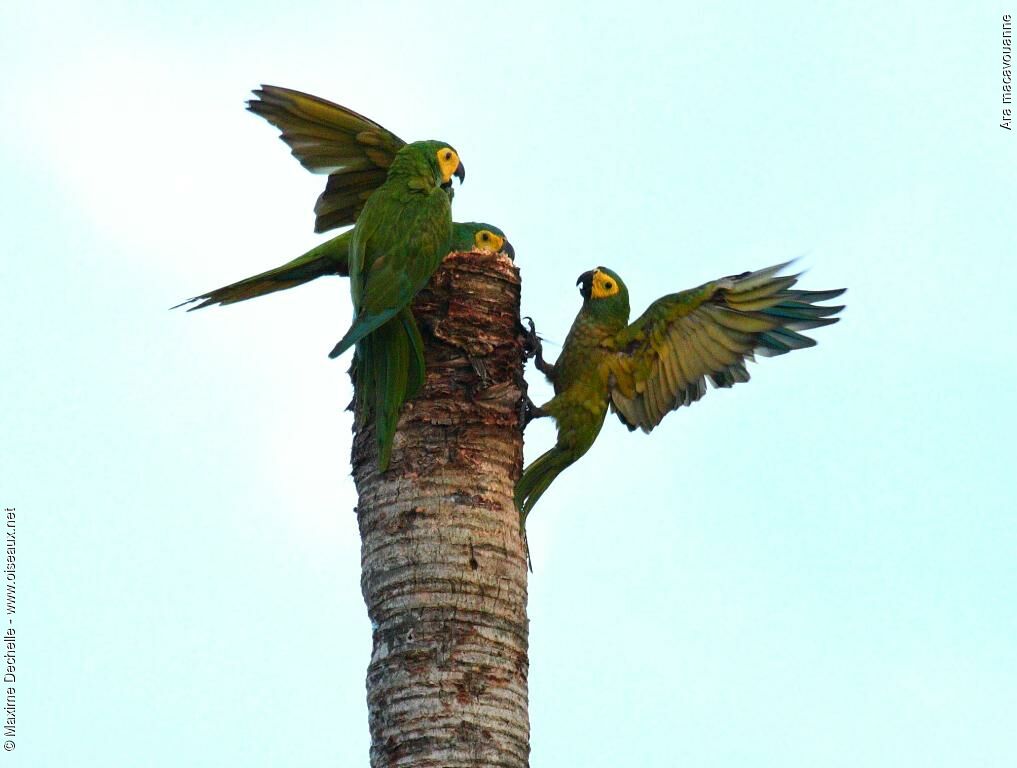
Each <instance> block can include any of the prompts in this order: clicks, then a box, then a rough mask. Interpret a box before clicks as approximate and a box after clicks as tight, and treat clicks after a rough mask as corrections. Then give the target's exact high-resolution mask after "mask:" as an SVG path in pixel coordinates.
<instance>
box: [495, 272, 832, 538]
mask: <svg viewBox="0 0 1017 768" xmlns="http://www.w3.org/2000/svg"><path fill="white" fill-rule="evenodd" d="M786 266H787V264H779V265H777V266H774V267H770V268H768V269H763V270H760V271H758V272H746V273H743V274H741V275H735V276H732V277H726V278H722V279H720V280H715V281H713V282H710V283H706V284H705V285H702V286H700V287H699V288H694V289H692V290H689V291H682V292H681V293H675V294H671V295H669V296H664V297H663V298H661V299H658V300H657V301H655V302H654V303H653V304H651V305H650V307H649V308H648V309H647V310H646V312H644V313H643V314H642V316H641V317H639V319H637V320H636V321H635V322H634V323H632V324H631V325H630V324H629V322H628V319H629V297H628V290H627V289H626V287H625V284H624V283H623V282H622V280H621V278H619V277H618V275H616V274H615V273H614V272H612V271H611V270H609V269H606V268H604V267H599V268H598V269H596V270H592V271H590V272H586V273H585V274H583V275H581V276H580V278H579V281H578V282H579V284H581V285H582V288H581V292H582V295H583V306H582V308H581V309H580V310H579V314H578V315H577V316H576V319H575V322H573V324H572V329H571V330H570V331H569V334H568V337H567V338H566V339H565V344H564V345H563V347H562V353H561V355H560V356H559V357H558V360H557V362H555V364H554V365H553V366H547V365H546V364H544V363H543V361H542V360H540V359H538V365H541V366H542V369H543V370H544V371H545V373H547V376H548V378H549V379H550V381H551V383H552V384H553V385H554V393H555V396H554V397H553V398H552V399H551V400H550V401H549V402H547V403H546V404H544V405H543V406H541V407H540V409H539V410H538V415H541V416H544V415H546V416H552V417H553V418H554V419H555V422H556V425H557V428H558V439H557V442H556V444H555V446H554V447H553V448H552V449H551V450H549V451H547V452H546V453H545V454H543V455H542V456H541V457H540V458H538V459H537V460H536V461H534V462H533V463H532V464H530V466H528V467H527V468H526V470H525V471H524V472H523V475H522V477H520V479H519V482H518V483H517V484H516V490H515V502H516V507H517V508H518V509H519V515H520V526H521V527H524V526H525V523H526V516H527V515H528V514H529V512H530V510H532V509H533V506H534V505H535V504H536V503H537V500H538V499H539V498H540V496H541V495H542V494H543V493H544V491H546V490H547V488H548V487H549V486H550V485H551V483H552V482H553V481H554V479H555V477H557V476H558V474H559V473H561V471H562V470H564V469H565V468H566V467H568V466H569V465H570V464H572V463H574V462H575V461H577V460H578V459H579V458H580V457H581V456H582V455H583V454H585V453H586V452H587V451H588V450H589V449H590V446H592V445H593V442H594V441H595V440H596V438H597V435H598V434H599V433H600V429H601V427H602V426H603V424H604V418H605V416H606V415H607V411H608V408H609V407H610V408H611V410H613V411H614V412H615V413H617V415H618V418H619V419H621V421H622V423H624V424H625V425H626V426H627V427H628V428H629V429H630V430H631V429H635V428H637V427H639V428H640V429H642V430H643V431H644V432H649V431H650V430H652V429H653V428H654V427H655V426H657V424H659V423H660V422H661V420H662V419H663V418H664V416H665V415H667V414H668V413H669V412H671V411H673V410H675V409H677V408H679V407H681V406H683V405H689V404H691V403H693V402H695V401H696V400H698V399H699V398H701V397H702V396H703V395H704V394H705V393H706V380H707V379H709V380H710V381H711V382H712V383H713V385H714V386H716V387H730V386H733V385H734V384H736V383H738V382H745V381H748V380H749V373H748V370H747V369H746V368H745V361H746V360H752V359H754V355H756V354H760V355H763V356H774V355H782V354H785V353H787V352H790V351H791V350H794V349H802V348H804V347H810V346H814V345H815V343H816V342H815V341H813V340H812V339H811V338H809V337H807V336H803V335H802V334H801V333H799V331H802V330H808V329H810V328H817V327H819V326H823V325H829V324H831V323H835V322H837V320H838V319H839V318H836V317H831V315H835V314H837V313H838V312H840V310H841V309H843V306H822V305H819V304H817V302H821V301H827V300H829V299H833V298H836V297H837V296H839V295H841V294H842V293H843V292H844V291H843V289H840V290H832V291H801V290H792V287H793V286H794V285H795V283H796V282H797V280H798V277H799V276H798V275H780V274H779V273H780V272H781V270H783V269H784V268H785V267H786Z"/></svg>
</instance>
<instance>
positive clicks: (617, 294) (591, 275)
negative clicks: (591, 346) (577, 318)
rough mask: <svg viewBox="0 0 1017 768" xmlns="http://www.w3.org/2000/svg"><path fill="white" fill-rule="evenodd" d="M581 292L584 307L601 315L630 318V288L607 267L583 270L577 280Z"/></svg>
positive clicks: (626, 320) (626, 319)
mask: <svg viewBox="0 0 1017 768" xmlns="http://www.w3.org/2000/svg"><path fill="white" fill-rule="evenodd" d="M576 285H578V286H579V293H581V294H582V295H583V309H584V310H587V311H589V312H592V313H594V314H595V315H597V316H599V317H604V318H614V319H619V318H620V319H623V320H624V321H625V322H628V318H629V289H628V288H626V287H625V283H623V282H622V279H621V278H620V277H618V275H617V274H616V273H615V272H612V271H611V270H610V269H608V268H607V267H597V268H596V269H591V270H590V271H589V272H583V274H581V275H580V276H579V279H578V280H576Z"/></svg>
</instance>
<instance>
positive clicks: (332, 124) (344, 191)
mask: <svg viewBox="0 0 1017 768" xmlns="http://www.w3.org/2000/svg"><path fill="white" fill-rule="evenodd" d="M254 95H255V98H253V99H251V100H250V101H248V102H247V108H248V109H249V110H250V111H251V112H253V113H254V114H256V115H258V116H260V117H263V118H264V119H265V120H267V121H268V122H270V123H271V124H272V125H274V126H275V127H276V128H278V129H279V131H280V133H281V136H280V138H282V140H283V141H285V142H286V143H287V144H288V145H289V147H290V149H291V151H292V152H293V156H294V157H296V158H297V160H299V161H300V164H301V165H303V166H304V167H305V168H306V169H307V170H309V171H311V172H312V173H327V174H328V182H326V184H325V191H324V192H322V193H321V195H320V196H319V197H318V202H317V203H316V204H315V206H314V213H315V214H316V219H315V222H314V231H315V232H326V231H328V230H330V229H335V228H336V227H342V226H346V225H347V224H352V223H353V222H354V221H356V219H357V216H358V215H359V214H360V211H361V210H363V208H364V205H365V204H366V201H367V199H368V198H369V197H370V196H371V193H372V192H374V190H375V189H377V188H378V187H380V186H381V185H382V184H383V183H384V182H385V179H386V178H387V177H388V169H389V167H390V166H391V165H392V163H393V161H394V160H395V157H396V155H397V154H398V152H399V150H401V149H402V148H403V147H404V146H406V142H405V141H403V140H402V139H400V138H399V137H398V136H396V135H395V134H394V133H392V132H391V131H389V130H387V129H386V128H383V127H382V126H380V125H378V124H377V123H376V122H374V121H373V120H371V119H369V118H366V117H364V116H363V115H361V114H358V113H357V112H354V111H353V110H352V109H348V108H347V107H344V106H341V105H339V104H334V103H333V102H331V101H327V100H326V99H322V98H319V97H318V96H311V95H310V94H307V93H301V92H300V91H294V90H292V89H290V88H280V87H279V86H276V85H262V86H261V88H260V89H259V90H256V91H255V92H254Z"/></svg>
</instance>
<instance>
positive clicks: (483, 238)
mask: <svg viewBox="0 0 1017 768" xmlns="http://www.w3.org/2000/svg"><path fill="white" fill-rule="evenodd" d="M480 239H481V240H483V241H484V242H485V243H486V242H487V241H488V240H490V239H491V238H490V237H489V236H488V234H487V232H485V233H484V234H482V235H481V236H480Z"/></svg>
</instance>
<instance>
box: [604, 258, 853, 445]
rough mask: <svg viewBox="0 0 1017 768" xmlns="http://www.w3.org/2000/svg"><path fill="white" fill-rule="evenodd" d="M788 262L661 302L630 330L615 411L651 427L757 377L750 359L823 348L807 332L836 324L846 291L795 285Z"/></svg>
mask: <svg viewBox="0 0 1017 768" xmlns="http://www.w3.org/2000/svg"><path fill="white" fill-rule="evenodd" d="M787 266H788V265H787V264H778V265H776V266H773V267H769V268H767V269H761V270H759V271H758V272H746V273H744V274H741V275H736V276H733V277H726V278H723V279H721V280H716V281H714V282H710V283H706V284H705V285H702V286H700V287H699V288H694V289H692V290H690V291H682V292H681V293H675V294H671V295H670V296H664V297H663V298H661V299H658V300H657V301H655V302H654V303H653V304H651V305H650V307H649V308H648V309H647V310H646V312H644V313H643V315H642V316H641V317H640V318H639V319H638V320H636V321H635V322H634V323H632V324H631V325H630V326H628V328H626V329H625V330H624V331H622V332H621V333H620V334H619V336H618V338H617V339H616V342H617V344H618V348H619V349H620V350H622V351H621V352H620V353H619V356H618V358H617V360H616V362H617V365H616V366H615V368H616V370H614V371H613V375H612V378H611V408H612V410H613V411H615V412H616V413H617V414H618V417H619V418H620V419H621V420H622V422H623V423H624V424H625V425H626V426H628V428H629V429H635V428H636V427H639V428H641V429H642V430H643V431H644V432H649V431H650V430H652V429H653V428H654V427H655V426H657V425H658V424H659V423H660V421H661V419H663V418H664V416H665V415H667V414H668V413H669V412H670V411H673V410H675V409H677V408H680V407H681V406H683V405H689V404H690V403H694V402H695V401H696V400H698V399H699V398H701V397H702V396H703V395H704V394H706V379H707V378H709V379H710V381H712V382H713V385H714V386H715V387H730V386H733V385H734V384H736V383H738V382H742V381H748V380H749V372H748V370H746V368H745V361H746V360H752V359H754V356H755V355H756V354H759V355H763V356H766V357H771V356H774V355H783V354H785V353H787V352H790V351H791V350H793V349H803V348H805V347H812V346H815V344H816V342H815V341H814V340H813V339H811V338H809V337H808V336H804V335H802V334H801V333H799V331H803V330H808V329H810V328H818V327H819V326H822V325H830V324H831V323H835V322H837V320H838V319H839V318H836V317H831V315H835V314H837V313H838V312H840V310H842V309H843V308H844V307H843V306H842V305H841V306H823V305H820V304H818V303H817V302H821V301H828V300H830V299H833V298H836V297H837V296H840V295H841V294H842V293H844V289H843V288H842V289H838V290H832V291H802V290H794V289H793V286H794V285H795V283H796V282H797V281H798V278H799V275H780V274H779V273H780V272H781V271H782V270H783V269H784V268H785V267H787Z"/></svg>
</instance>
